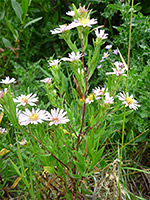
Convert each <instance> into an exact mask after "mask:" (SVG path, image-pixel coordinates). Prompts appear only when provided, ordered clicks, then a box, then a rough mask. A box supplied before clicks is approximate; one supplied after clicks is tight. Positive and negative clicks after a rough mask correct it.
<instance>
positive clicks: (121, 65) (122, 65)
mask: <svg viewBox="0 0 150 200" xmlns="http://www.w3.org/2000/svg"><path fill="white" fill-rule="evenodd" d="M114 65H115V66H116V67H117V68H118V69H119V68H121V69H122V68H124V64H123V63H122V62H118V61H116V62H115V63H114Z"/></svg>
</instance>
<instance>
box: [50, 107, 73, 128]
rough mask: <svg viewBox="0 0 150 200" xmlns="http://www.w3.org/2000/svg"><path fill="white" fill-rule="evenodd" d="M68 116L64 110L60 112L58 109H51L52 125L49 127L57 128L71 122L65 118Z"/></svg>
mask: <svg viewBox="0 0 150 200" xmlns="http://www.w3.org/2000/svg"><path fill="white" fill-rule="evenodd" d="M66 114H67V112H66V111H65V112H64V110H63V109H61V110H59V108H57V109H55V108H54V109H51V114H50V121H51V122H50V123H49V125H50V126H51V125H53V124H54V125H55V126H57V125H58V124H66V123H67V122H69V121H70V120H69V119H68V118H67V117H66V116H65V115H66Z"/></svg>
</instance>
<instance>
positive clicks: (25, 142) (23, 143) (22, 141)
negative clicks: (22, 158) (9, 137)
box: [18, 139, 27, 146]
mask: <svg viewBox="0 0 150 200" xmlns="http://www.w3.org/2000/svg"><path fill="white" fill-rule="evenodd" d="M18 143H19V144H20V145H21V146H24V145H26V144H27V140H25V139H23V140H21V142H20V141H18Z"/></svg>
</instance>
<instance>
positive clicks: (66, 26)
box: [50, 24, 74, 34]
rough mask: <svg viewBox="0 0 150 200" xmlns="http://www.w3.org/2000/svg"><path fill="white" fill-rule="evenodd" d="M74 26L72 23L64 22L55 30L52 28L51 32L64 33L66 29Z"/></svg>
mask: <svg viewBox="0 0 150 200" xmlns="http://www.w3.org/2000/svg"><path fill="white" fill-rule="evenodd" d="M71 28H74V27H72V25H67V24H63V25H59V28H55V29H54V30H50V32H51V33H52V34H57V33H63V32H65V31H68V30H70V29H71Z"/></svg>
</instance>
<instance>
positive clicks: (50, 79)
mask: <svg viewBox="0 0 150 200" xmlns="http://www.w3.org/2000/svg"><path fill="white" fill-rule="evenodd" d="M40 81H41V82H43V83H46V84H51V82H52V78H44V79H43V80H40Z"/></svg>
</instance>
